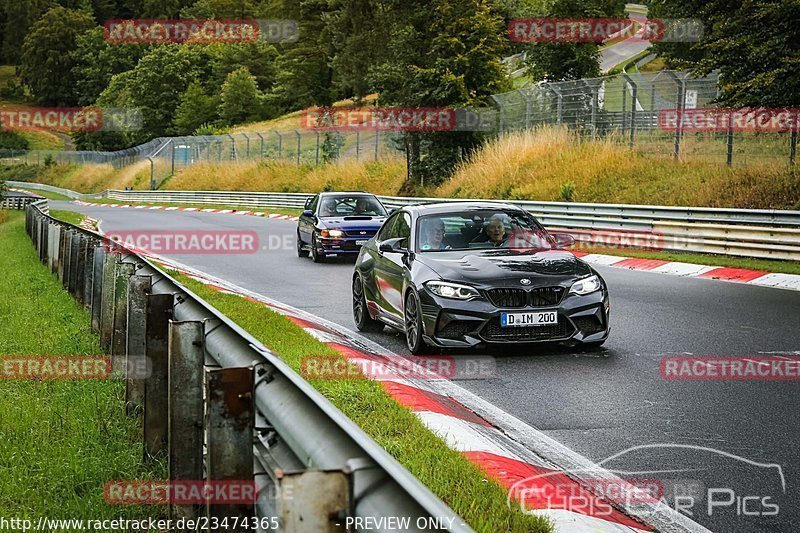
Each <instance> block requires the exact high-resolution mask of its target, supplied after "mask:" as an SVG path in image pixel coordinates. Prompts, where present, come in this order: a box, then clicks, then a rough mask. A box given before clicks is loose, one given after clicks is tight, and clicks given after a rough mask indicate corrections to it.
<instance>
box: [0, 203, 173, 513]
mask: <svg viewBox="0 0 800 533" xmlns="http://www.w3.org/2000/svg"><path fill="white" fill-rule="evenodd" d="M2 218H4V217H0V272H2V273H3V276H2V278H0V316H2V317H3V318H2V320H0V354H3V355H16V356H57V355H66V356H90V355H95V356H96V355H101V354H102V351H101V349H100V346H99V342H98V339H97V337H96V336H95V335H93V334H92V333H91V330H90V325H89V316H88V315H87V314H86V313H85V312H84V311H83V309H82V308H81V307H80V306H79V305H78V304H77V303H76V302H75V301H74V300H73V299H72V297H71V296H70V295H69V294H68V293H67V292H66V291H64V290H63V289H62V288H61V284H60V282H59V281H58V280H57V278H55V277H54V276H53V275H52V274H51V273H50V271H49V270H48V269H47V268H46V267H45V266H43V265H42V264H41V263H40V262H39V260H38V257H37V255H36V253H35V251H34V248H33V247H32V246H31V243H30V240H29V239H28V236H27V235H26V234H25V231H24V228H25V220H24V215H23V213H22V212H13V213H10V214H9V215H8V216H7V217H6V218H7V221H6V222H5V223H2ZM123 394H124V383H123V382H122V381H116V380H115V381H112V380H100V381H97V380H85V381H66V380H64V381H57V380H56V381H22V380H9V379H6V380H0V442H2V446H0V472H2V474H0V516H5V517H6V518H8V517H15V518H29V519H34V520H35V519H38V517H40V516H46V517H50V518H76V519H77V518H91V519H101V518H114V517H127V518H143V517H147V516H163V515H164V509H162V508H160V507H129V506H111V505H108V504H106V503H105V501H104V500H103V486H104V484H105V483H106V481H109V480H121V479H157V478H161V479H165V476H166V469H165V468H164V467H163V465H154V466H151V467H143V466H141V462H140V458H141V457H142V444H141V441H142V437H141V434H140V431H139V430H138V429H137V424H136V421H135V420H133V419H130V418H128V417H126V416H125V413H124V403H123Z"/></svg>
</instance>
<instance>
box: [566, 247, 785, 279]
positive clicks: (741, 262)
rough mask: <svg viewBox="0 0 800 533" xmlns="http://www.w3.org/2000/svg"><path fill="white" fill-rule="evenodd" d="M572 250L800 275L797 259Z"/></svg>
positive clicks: (601, 249)
mask: <svg viewBox="0 0 800 533" xmlns="http://www.w3.org/2000/svg"><path fill="white" fill-rule="evenodd" d="M572 250H574V251H576V252H577V251H580V252H586V253H592V254H607V255H621V256H625V257H636V258H640V259H661V260H664V261H679V262H681V263H692V264H696V265H710V266H720V267H730V268H745V269H748V270H763V271H765V272H778V273H782V274H798V275H800V262H797V261H780V260H770V259H752V258H749V257H731V256H727V255H716V254H700V253H688V252H659V251H649V250H633V249H619V248H606V247H602V246H575V247H574V248H572Z"/></svg>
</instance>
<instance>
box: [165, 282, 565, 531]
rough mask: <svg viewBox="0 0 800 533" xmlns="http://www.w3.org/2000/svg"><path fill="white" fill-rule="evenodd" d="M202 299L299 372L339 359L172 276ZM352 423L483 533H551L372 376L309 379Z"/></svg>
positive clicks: (240, 301) (257, 311)
mask: <svg viewBox="0 0 800 533" xmlns="http://www.w3.org/2000/svg"><path fill="white" fill-rule="evenodd" d="M171 274H172V275H174V276H175V277H176V278H177V279H178V280H180V281H181V282H182V283H184V284H185V285H186V286H187V287H188V288H189V289H191V290H192V291H194V292H195V293H196V294H197V295H199V296H200V297H201V298H203V299H204V300H206V301H207V302H209V303H210V304H211V305H213V306H214V307H216V308H217V309H219V310H220V311H221V312H222V313H224V314H225V315H226V316H228V317H229V318H230V319H232V320H233V321H235V322H236V323H237V324H239V325H240V326H241V327H242V328H244V329H245V330H247V331H249V332H250V333H252V334H253V335H255V336H256V338H258V339H259V340H260V341H262V342H263V343H264V344H265V345H266V346H268V347H269V348H270V349H271V350H273V352H275V353H276V354H277V355H279V356H280V357H281V358H282V359H283V360H284V361H286V362H287V363H288V364H289V365H290V366H291V367H292V368H294V369H295V370H296V371H299V369H300V365H301V362H302V361H303V359H304V358H305V357H308V356H331V357H335V356H339V354H338V352H336V351H334V350H333V349H332V348H330V347H328V346H326V345H325V344H323V343H321V342H319V341H318V340H316V339H315V338H313V337H311V336H310V335H308V334H307V333H306V332H305V331H303V329H302V328H300V327H299V326H297V325H295V324H294V323H292V322H291V321H290V320H289V319H288V318H286V317H284V316H282V315H279V314H278V313H275V312H274V311H272V310H270V309H268V308H266V307H264V306H263V305H260V304H257V303H255V302H251V301H249V300H246V299H244V298H241V297H239V296H235V295H231V294H223V293H220V292H218V291H216V290H214V289H212V288H210V287H208V286H206V285H203V284H202V283H199V282H197V281H194V280H192V279H189V278H187V277H186V276H182V275H180V274H177V273H174V272H171ZM310 383H311V384H312V385H313V386H314V387H315V388H316V389H317V390H319V391H320V392H321V393H322V394H324V395H325V396H326V397H327V398H328V399H329V400H330V401H331V402H333V404H334V405H336V407H338V408H339V409H340V410H341V411H342V412H343V413H344V414H345V415H347V417H348V418H350V419H351V420H353V421H354V422H355V423H356V424H357V425H358V426H360V427H361V428H362V429H363V430H364V431H366V432H367V434H369V435H370V436H371V437H372V438H373V439H375V441H376V442H377V443H378V444H380V445H381V446H383V448H385V449H386V450H387V451H388V452H389V453H390V454H391V455H392V456H393V457H394V458H395V459H397V460H398V461H399V462H400V463H401V464H402V465H403V466H405V467H406V468H407V469H408V470H409V471H410V472H411V473H412V474H413V475H414V476H416V477H417V479H419V480H420V481H421V482H422V483H423V484H425V485H426V486H427V487H428V488H430V489H431V490H432V491H433V492H434V494H436V495H437V496H439V497H440V498H441V499H442V500H443V501H444V502H445V503H447V504H448V505H449V506H450V507H451V508H452V509H453V510H454V511H455V512H456V513H458V514H459V515H460V516H461V517H462V518H464V519H465V520H466V521H467V523H469V524H470V525H471V526H472V527H473V528H474V529H475V530H477V531H486V532H495V531H529V532H547V531H552V529H551V527H550V524H549V522H548V521H547V520H546V519H544V518H542V517H536V516H531V515H525V514H522V513H521V512H519V510H518V509H509V508H508V507H507V505H506V495H507V492H506V490H505V489H503V488H502V487H500V485H498V484H497V483H495V482H494V481H492V480H490V479H487V478H486V475H485V474H484V473H483V472H482V471H481V470H479V469H478V467H477V466H475V465H473V464H472V463H470V462H469V461H468V460H467V459H466V458H465V457H464V456H462V455H461V454H460V453H458V452H456V451H453V450H451V449H450V448H448V447H447V445H446V444H445V443H444V441H442V440H440V439H439V438H438V437H436V436H435V435H434V434H433V433H431V432H430V431H429V430H428V429H427V428H426V427H425V426H424V425H422V423H421V422H420V421H419V420H418V419H417V417H416V416H415V415H414V414H413V413H412V412H411V411H409V410H408V409H406V408H404V407H402V406H400V405H399V404H397V403H396V402H395V401H394V400H393V399H392V398H391V397H390V396H389V395H388V394H387V393H386V392H385V391H384V389H383V388H382V387H381V386H380V384H379V383H377V382H374V381H371V380H367V379H350V380H310Z"/></svg>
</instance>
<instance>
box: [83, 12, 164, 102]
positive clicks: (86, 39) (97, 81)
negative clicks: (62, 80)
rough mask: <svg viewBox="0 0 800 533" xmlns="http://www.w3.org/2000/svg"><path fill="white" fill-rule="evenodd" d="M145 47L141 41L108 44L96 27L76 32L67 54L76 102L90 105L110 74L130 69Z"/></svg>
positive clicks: (100, 91) (134, 65)
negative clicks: (71, 48)
mask: <svg viewBox="0 0 800 533" xmlns="http://www.w3.org/2000/svg"><path fill="white" fill-rule="evenodd" d="M149 49H150V47H149V46H147V45H143V44H116V43H115V44H112V43H109V42H108V41H106V40H105V38H104V37H103V28H100V27H96V28H92V29H91V30H89V31H87V32H84V33H83V34H81V35H79V36H78V38H77V40H76V44H75V49H74V50H73V51H72V53H71V55H72V60H73V61H74V66H73V67H72V75H73V77H74V79H75V92H76V96H77V100H78V104H80V105H90V104H93V103H94V102H95V101H96V100H97V98H98V97H99V96H100V93H102V92H103V90H104V89H105V88H106V87H108V84H109V82H110V81H111V78H112V76H114V75H115V74H120V73H122V72H125V71H127V70H132V69H133V68H134V67H136V64H137V63H138V62H139V59H141V58H142V57H143V56H144V55H145V54H146V53H147V51H148V50H149Z"/></svg>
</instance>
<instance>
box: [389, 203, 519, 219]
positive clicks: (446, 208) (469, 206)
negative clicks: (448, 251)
mask: <svg viewBox="0 0 800 533" xmlns="http://www.w3.org/2000/svg"><path fill="white" fill-rule="evenodd" d="M403 209H404V210H406V211H409V212H413V213H416V214H417V215H419V216H424V215H439V214H443V213H451V212H453V211H484V210H486V209H507V210H512V211H524V209H522V208H521V207H519V206H517V205H514V204H509V203H505V202H474V201H464V202H439V203H435V204H414V205H407V206H405V207H403Z"/></svg>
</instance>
